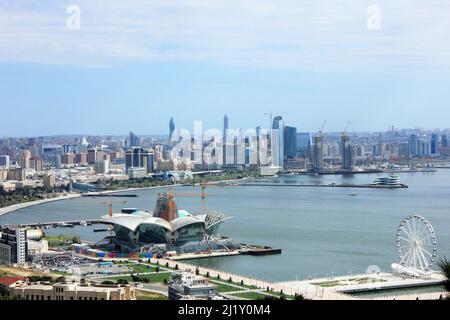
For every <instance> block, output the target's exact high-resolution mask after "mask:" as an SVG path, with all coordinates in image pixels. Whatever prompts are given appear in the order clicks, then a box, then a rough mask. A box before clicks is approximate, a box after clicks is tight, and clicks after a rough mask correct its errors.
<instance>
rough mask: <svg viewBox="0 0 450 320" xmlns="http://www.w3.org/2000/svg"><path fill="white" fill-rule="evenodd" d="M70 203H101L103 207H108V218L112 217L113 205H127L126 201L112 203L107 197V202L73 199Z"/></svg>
mask: <svg viewBox="0 0 450 320" xmlns="http://www.w3.org/2000/svg"><path fill="white" fill-rule="evenodd" d="M70 200H71V201H76V202H77V203H86V204H87V203H93V202H94V203H102V204H105V205H107V206H108V215H109V216H110V217H112V215H113V207H112V206H113V203H120V204H126V203H127V200H124V201H113V200H112V199H111V197H109V199H108V200H107V201H103V200H91V201H83V200H81V201H80V200H78V199H76V198H73V199H70Z"/></svg>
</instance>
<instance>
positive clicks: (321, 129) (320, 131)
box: [319, 120, 327, 136]
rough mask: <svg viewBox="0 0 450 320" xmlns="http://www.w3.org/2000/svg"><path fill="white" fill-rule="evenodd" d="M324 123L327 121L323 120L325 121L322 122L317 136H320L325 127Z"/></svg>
mask: <svg viewBox="0 0 450 320" xmlns="http://www.w3.org/2000/svg"><path fill="white" fill-rule="evenodd" d="M326 123H327V120H325V121H324V122H323V124H322V127H321V128H320V130H319V136H322V133H323V128H324V127H325V124H326Z"/></svg>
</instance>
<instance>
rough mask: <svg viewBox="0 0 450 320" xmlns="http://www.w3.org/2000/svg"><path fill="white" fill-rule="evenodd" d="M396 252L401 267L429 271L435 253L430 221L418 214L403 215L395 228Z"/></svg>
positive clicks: (435, 247) (435, 244)
mask: <svg viewBox="0 0 450 320" xmlns="http://www.w3.org/2000/svg"><path fill="white" fill-rule="evenodd" d="M397 253H398V256H399V257H400V263H399V264H400V265H401V266H402V267H403V268H406V269H412V270H416V271H418V272H420V273H426V272H428V271H430V270H431V267H432V266H433V263H434V262H435V259H436V255H437V242H436V234H435V233H434V229H433V226H432V225H431V223H430V222H429V221H428V220H427V219H425V218H424V217H422V216H420V215H411V216H407V217H405V218H404V219H403V220H402V221H401V222H400V225H399V226H398V229H397Z"/></svg>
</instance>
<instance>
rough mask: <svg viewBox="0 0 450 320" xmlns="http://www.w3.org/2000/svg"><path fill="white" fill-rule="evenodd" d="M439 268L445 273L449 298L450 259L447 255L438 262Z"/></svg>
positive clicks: (448, 296)
mask: <svg viewBox="0 0 450 320" xmlns="http://www.w3.org/2000/svg"><path fill="white" fill-rule="evenodd" d="M438 266H439V269H441V273H442V274H443V275H444V277H445V280H444V288H445V290H447V292H448V294H447V299H450V261H448V260H447V258H446V257H444V258H442V259H441V260H440V261H439V262H438Z"/></svg>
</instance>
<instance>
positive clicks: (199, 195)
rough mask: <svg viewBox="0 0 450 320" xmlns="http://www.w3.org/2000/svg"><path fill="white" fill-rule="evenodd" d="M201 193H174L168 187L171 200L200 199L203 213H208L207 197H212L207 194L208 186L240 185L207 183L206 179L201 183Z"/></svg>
mask: <svg viewBox="0 0 450 320" xmlns="http://www.w3.org/2000/svg"><path fill="white" fill-rule="evenodd" d="M199 185H200V188H201V192H200V193H173V191H172V187H171V186H169V187H168V196H169V198H173V197H200V198H201V201H202V212H203V213H206V196H207V195H208V196H211V195H210V194H207V193H206V186H208V187H236V186H238V185H236V184H223V183H222V184H219V183H206V181H205V180H204V179H202V181H201V182H200V184H199ZM195 186H196V185H195V184H192V187H193V188H195Z"/></svg>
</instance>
